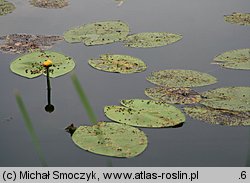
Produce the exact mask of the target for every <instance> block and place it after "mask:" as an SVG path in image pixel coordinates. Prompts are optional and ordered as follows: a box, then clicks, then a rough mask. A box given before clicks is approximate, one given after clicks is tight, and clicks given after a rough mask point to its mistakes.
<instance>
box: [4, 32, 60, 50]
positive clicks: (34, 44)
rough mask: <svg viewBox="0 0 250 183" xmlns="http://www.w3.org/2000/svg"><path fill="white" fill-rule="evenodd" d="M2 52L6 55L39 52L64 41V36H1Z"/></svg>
mask: <svg viewBox="0 0 250 183" xmlns="http://www.w3.org/2000/svg"><path fill="white" fill-rule="evenodd" d="M0 40H3V41H4V43H2V44H0V51H2V52H5V53H28V52H33V51H38V50H47V49H50V48H51V47H52V46H53V45H54V44H56V43H57V42H58V41H62V40H63V37H62V36H50V35H48V36H45V35H29V34H10V35H6V36H1V37H0Z"/></svg>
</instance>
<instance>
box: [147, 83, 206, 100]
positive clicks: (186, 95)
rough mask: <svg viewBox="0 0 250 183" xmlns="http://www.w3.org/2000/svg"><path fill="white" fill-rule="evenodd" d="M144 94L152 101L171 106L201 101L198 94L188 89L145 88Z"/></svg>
mask: <svg viewBox="0 0 250 183" xmlns="http://www.w3.org/2000/svg"><path fill="white" fill-rule="evenodd" d="M145 94H146V95H147V96H148V97H150V98H151V99H153V100H157V101H162V102H166V103H171V104H193V103H198V102H200V101H201V96H200V94H199V93H197V92H196V91H194V90H192V89H190V88H168V87H164V86H158V87H154V88H147V89H146V90H145Z"/></svg>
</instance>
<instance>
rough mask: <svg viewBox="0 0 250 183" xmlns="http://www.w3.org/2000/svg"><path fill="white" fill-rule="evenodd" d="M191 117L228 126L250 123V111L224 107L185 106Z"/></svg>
mask: <svg viewBox="0 0 250 183" xmlns="http://www.w3.org/2000/svg"><path fill="white" fill-rule="evenodd" d="M184 111H185V113H186V114H188V115H189V116H190V117H192V118H194V119H197V120H202V121H205V122H208V123H211V124H219V125H228V126H246V125H250V111H247V112H239V111H230V110H223V109H213V108H210V107H205V106H187V107H185V108H184Z"/></svg>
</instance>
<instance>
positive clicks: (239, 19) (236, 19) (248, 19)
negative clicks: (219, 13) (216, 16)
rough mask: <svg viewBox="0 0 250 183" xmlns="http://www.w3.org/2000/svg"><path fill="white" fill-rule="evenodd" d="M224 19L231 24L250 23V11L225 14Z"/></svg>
mask: <svg viewBox="0 0 250 183" xmlns="http://www.w3.org/2000/svg"><path fill="white" fill-rule="evenodd" d="M224 20H225V21H226V22H228V23H231V24H239V25H250V13H236V12H234V13H233V14H231V15H225V16H224Z"/></svg>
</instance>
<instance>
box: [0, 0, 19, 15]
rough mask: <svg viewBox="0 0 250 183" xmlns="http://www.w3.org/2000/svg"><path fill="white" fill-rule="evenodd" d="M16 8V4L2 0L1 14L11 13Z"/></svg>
mask: <svg viewBox="0 0 250 183" xmlns="http://www.w3.org/2000/svg"><path fill="white" fill-rule="evenodd" d="M15 9H16V7H15V5H14V4H12V3H10V2H8V1H6V0H0V16H2V15H6V14H9V13H11V12H13V11H14V10H15Z"/></svg>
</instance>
